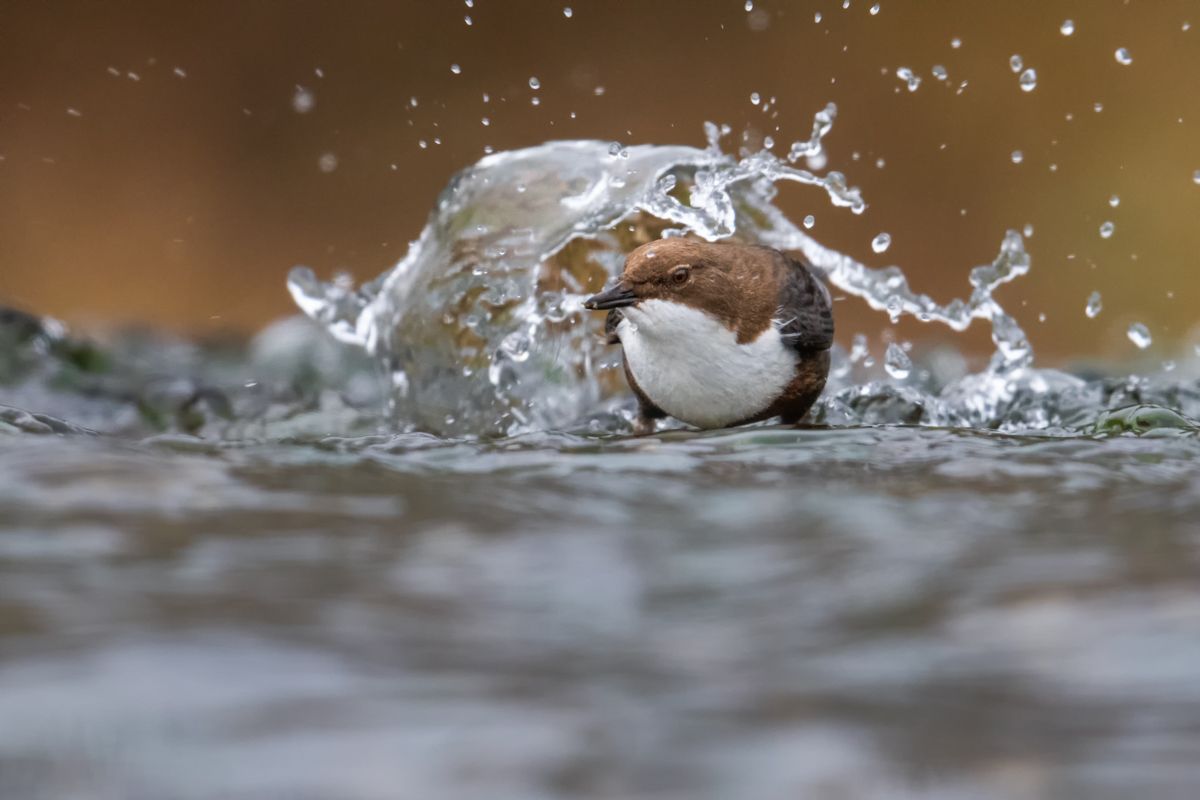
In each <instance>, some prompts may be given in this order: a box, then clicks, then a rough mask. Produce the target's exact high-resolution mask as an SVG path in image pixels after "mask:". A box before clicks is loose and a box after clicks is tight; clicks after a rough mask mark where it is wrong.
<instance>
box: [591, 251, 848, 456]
mask: <svg viewBox="0 0 1200 800" xmlns="http://www.w3.org/2000/svg"><path fill="white" fill-rule="evenodd" d="M584 307H585V308H589V309H593V310H601V309H605V310H608V319H607V321H606V325H605V331H606V333H607V334H608V341H609V342H610V343H612V344H616V343H620V344H621V346H622V349H623V350H624V354H625V377H626V379H627V380H628V381H629V386H630V388H632V389H633V392H634V394H636V395H637V399H638V420H637V425H636V429H637V431H638V432H639V433H643V432H648V431H650V430H652V429H653V426H654V420H656V419H661V418H663V417H667V416H671V417H675V418H676V419H678V420H680V421H682V422H686V423H688V424H689V425H695V426H696V427H698V428H723V427H727V426H731V425H741V424H744V423H748V422H758V421H760V420H764V419H770V418H772V417H780V418H782V421H783V422H785V423H796V422H799V421H800V418H801V417H803V416H804V414H805V413H806V412H807V411H808V409H809V408H810V407H811V406H812V404H813V403H814V402H815V401H816V399H817V397H818V396H819V395H820V394H821V390H822V389H824V388H825V379H826V378H827V377H828V375H829V348H830V346H831V345H832V344H833V306H832V303H831V302H830V298H829V291H828V290H827V289H826V288H825V285H824V284H823V283H821V281H820V280H819V279H818V278H817V277H816V276H815V275H814V274H813V273H812V271H811V270H810V269H809V268H808V267H807V266H805V265H804V264H802V263H800V262H799V261H797V260H795V259H793V258H790V257H789V256H787V255H785V254H783V253H781V252H779V251H778V250H773V249H771V248H769V247H759V246H754V245H744V244H723V243H718V244H710V243H707V242H698V241H692V240H690V239H681V238H672V239H662V240H660V241H657V242H651V243H650V244H645V245H642V246H641V247H639V248H637V249H636V250H634V251H633V252H632V253H630V254H629V256H628V258H626V260H625V269H624V271H623V272H622V273H621V277H620V278H619V279H618V280H617V282H616V283H615V284H614V285H612V286H611V287H609V288H608V289H606V290H604V291H603V292H601V293H600V294H597V295H594V296H593V297H589V298H588V299H587V300H586V301H585V302H584Z"/></svg>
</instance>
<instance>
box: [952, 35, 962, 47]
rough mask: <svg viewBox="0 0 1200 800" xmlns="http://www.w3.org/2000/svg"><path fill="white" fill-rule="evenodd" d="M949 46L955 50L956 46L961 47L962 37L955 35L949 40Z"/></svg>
mask: <svg viewBox="0 0 1200 800" xmlns="http://www.w3.org/2000/svg"><path fill="white" fill-rule="evenodd" d="M950 46H951V47H953V48H954V49H955V50H957V49H958V48H960V47H962V39H960V38H958V37H957V36H955V37H954V38H953V39H951V40H950Z"/></svg>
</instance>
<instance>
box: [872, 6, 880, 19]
mask: <svg viewBox="0 0 1200 800" xmlns="http://www.w3.org/2000/svg"><path fill="white" fill-rule="evenodd" d="M878 13H879V3H876V4H875V5H873V6H871V16H872V17H873V16H875V15H876V14H878Z"/></svg>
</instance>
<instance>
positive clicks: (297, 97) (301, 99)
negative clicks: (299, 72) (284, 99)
mask: <svg viewBox="0 0 1200 800" xmlns="http://www.w3.org/2000/svg"><path fill="white" fill-rule="evenodd" d="M316 104H317V99H316V98H315V97H313V93H312V92H310V91H309V90H308V89H305V88H304V87H303V86H297V87H296V91H295V92H294V93H293V94H292V109H293V110H294V111H295V112H296V113H297V114H307V113H308V112H310V111H312V110H313V106H315V105H316Z"/></svg>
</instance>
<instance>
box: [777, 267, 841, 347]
mask: <svg viewBox="0 0 1200 800" xmlns="http://www.w3.org/2000/svg"><path fill="white" fill-rule="evenodd" d="M782 261H783V263H782V264H781V265H780V269H782V270H783V272H784V274H783V280H782V281H780V285H781V286H782V288H781V289H780V291H779V320H780V322H781V325H780V326H779V332H780V333H781V334H782V335H783V340H784V341H785V342H787V344H788V345H789V346H790V347H792V348H794V349H795V350H797V351H799V352H802V353H811V352H814V351H820V350H828V349H829V348H830V347H831V346H832V345H833V302H832V301H831V299H830V297H829V290H828V289H826V288H825V284H823V283H821V281H820V279H818V278H817V276H816V275H814V274H813V271H812V270H811V269H810V268H809V267H807V266H805V265H804V264H802V263H800V262H799V261H797V260H795V259H794V258H790V257H789V256H783V257H782Z"/></svg>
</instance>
